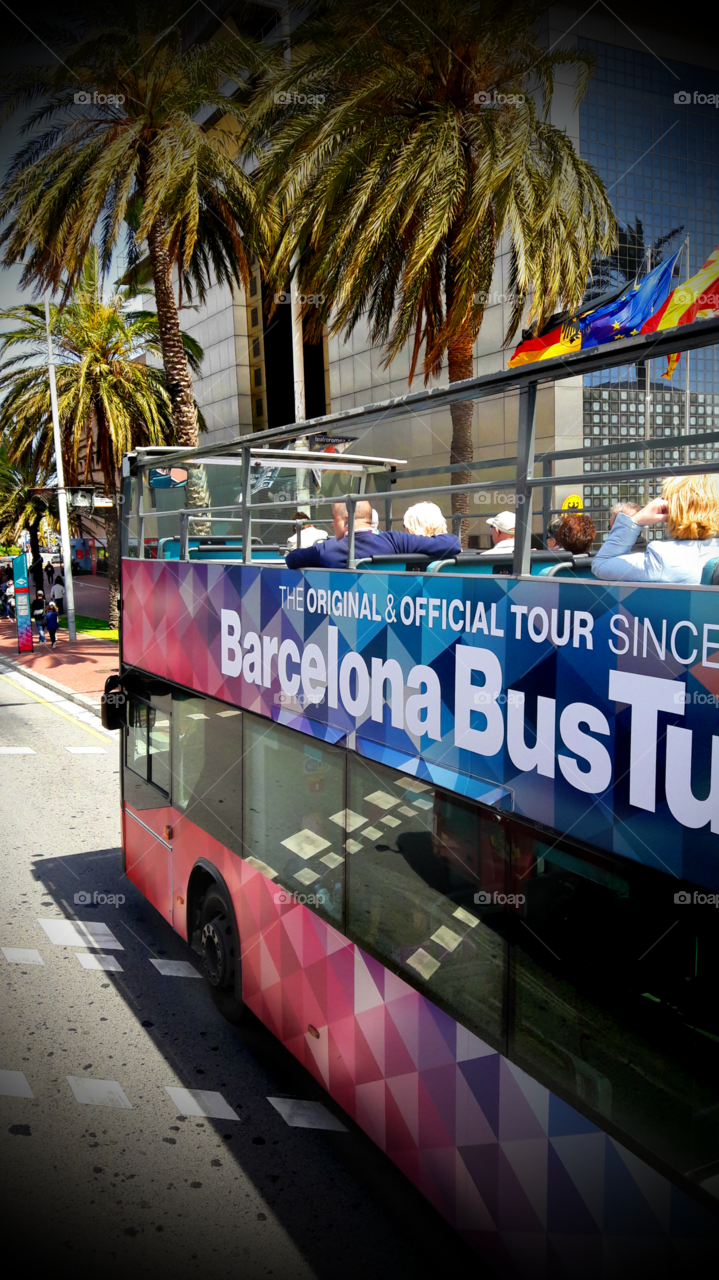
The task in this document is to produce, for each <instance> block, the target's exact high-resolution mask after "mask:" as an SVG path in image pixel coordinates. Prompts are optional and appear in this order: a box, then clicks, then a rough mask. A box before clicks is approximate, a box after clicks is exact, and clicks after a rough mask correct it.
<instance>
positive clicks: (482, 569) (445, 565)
mask: <svg viewBox="0 0 719 1280" xmlns="http://www.w3.org/2000/svg"><path fill="white" fill-rule="evenodd" d="M558 564H563V565H564V564H566V566H567V568H569V569H571V567H572V556H571V554H570V553H569V551H532V553H531V555H530V571H531V573H532V574H533V575H536V574H540V573H542V572H543V571H546V570H548V569H551V568H556V566H557V565H558ZM429 572H430V573H462V574H471V575H474V574H485V573H493V574H506V575H510V574H513V573H514V568H513V557H512V556H511V555H507V553H506V552H501V551H497V552H494V553H493V554H492V553H490V552H486V551H485V552H481V551H462V552H461V554H460V555H458V556H455V558H454V559H453V560H435V561H434V563H433V564H432V565H431V566H430V569H429Z"/></svg>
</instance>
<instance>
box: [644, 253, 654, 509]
mask: <svg viewBox="0 0 719 1280" xmlns="http://www.w3.org/2000/svg"><path fill="white" fill-rule="evenodd" d="M651 269H652V248H651V245H649V246H648V248H647V275H649V272H650V271H651ZM644 367H645V369H646V374H645V377H644V439H645V440H648V439H649V437H650V436H651V431H650V428H649V417H650V414H651V411H652V392H651V386H652V366H651V361H649V360H647V361H646V362H645V365H644ZM643 488H644V505H645V506H646V504H647V503H648V501H649V481H648V480H645V481H644V487H643Z"/></svg>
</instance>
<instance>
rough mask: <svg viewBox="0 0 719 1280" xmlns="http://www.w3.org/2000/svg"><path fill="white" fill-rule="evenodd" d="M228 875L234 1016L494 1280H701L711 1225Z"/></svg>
mask: <svg viewBox="0 0 719 1280" xmlns="http://www.w3.org/2000/svg"><path fill="white" fill-rule="evenodd" d="M235 863H236V865H237V866H238V867H239V881H240V884H239V889H238V891H237V892H236V893H235V894H233V897H235V899H236V903H235V905H236V910H237V914H238V927H239V931H240V936H241V940H242V970H243V990H244V998H245V1001H246V1003H247V1004H248V1005H249V1007H250V1008H251V1009H252V1010H253V1012H254V1013H255V1014H256V1015H257V1016H258V1017H259V1018H260V1019H261V1020H262V1022H263V1023H264V1024H265V1025H266V1026H267V1027H268V1028H269V1029H270V1031H272V1033H273V1034H274V1035H275V1036H276V1037H277V1038H278V1039H279V1040H281V1041H282V1043H283V1044H284V1045H285V1046H286V1047H287V1048H288V1049H289V1050H290V1051H291V1052H292V1053H293V1054H294V1055H295V1057H296V1058H298V1059H299V1061H300V1062H301V1063H303V1065H304V1066H305V1067H306V1068H307V1070H308V1071H309V1072H311V1074H312V1075H313V1076H314V1077H315V1079H316V1080H317V1081H318V1082H319V1083H320V1084H321V1085H322V1086H323V1087H324V1088H325V1089H326V1090H327V1091H328V1093H330V1094H331V1096H332V1097H333V1098H334V1099H335V1101H336V1102H337V1103H338V1104H339V1105H340V1106H341V1107H343V1108H344V1110H345V1111H346V1112H347V1114H348V1115H350V1116H351V1117H352V1119H353V1120H355V1121H356V1123H357V1124H358V1125H359V1126H360V1127H361V1128H362V1129H364V1131H365V1132H366V1133H367V1134H368V1135H369V1136H370V1137H371V1138H372V1139H373V1140H374V1142H376V1143H377V1145H378V1146H379V1147H381V1149H382V1150H383V1151H385V1152H386V1154H387V1155H388V1156H389V1157H390V1159H392V1160H393V1161H394V1163H395V1164H396V1165H397V1166H398V1167H399V1168H400V1169H401V1170H402V1171H403V1172H404V1173H405V1174H406V1176H407V1177H408V1178H409V1179H410V1180H411V1181H412V1182H413V1183H414V1184H415V1186H416V1187H418V1188H419V1190H420V1191H421V1192H422V1193H423V1194H424V1195H425V1196H426V1198H427V1199H428V1200H429V1201H430V1202H431V1203H432V1204H433V1205H434V1206H435V1207H436V1208H437V1209H438V1210H439V1212H440V1213H441V1214H443V1216H444V1217H445V1218H446V1219H447V1220H448V1221H449V1222H450V1223H451V1224H452V1225H453V1226H454V1227H455V1228H456V1230H457V1231H458V1232H459V1233H460V1234H461V1235H462V1236H463V1237H464V1238H465V1239H466V1240H467V1241H468V1243H469V1244H470V1245H471V1246H472V1247H473V1248H474V1249H475V1250H476V1251H477V1252H478V1253H479V1254H480V1255H481V1256H482V1257H483V1258H484V1260H485V1261H486V1262H487V1264H488V1265H490V1266H491V1267H492V1269H493V1270H494V1271H496V1273H497V1274H499V1275H502V1276H507V1277H517V1278H518V1280H545V1278H546V1280H555V1278H558V1277H567V1280H576V1277H577V1276H582V1277H584V1276H587V1277H592V1278H594V1277H597V1280H599V1278H600V1277H602V1278H604V1277H606V1280H614V1278H615V1277H616V1276H620V1275H621V1276H623V1275H627V1276H629V1275H630V1274H636V1271H635V1270H634V1267H635V1263H636V1260H637V1259H638V1258H642V1259H651V1260H652V1272H653V1274H654V1275H655V1276H664V1275H674V1276H681V1275H689V1274H704V1272H702V1271H701V1270H699V1271H697V1270H696V1269H695V1268H696V1266H697V1264H698V1262H699V1260H700V1259H701V1258H703V1257H704V1256H705V1251H707V1250H708V1251H709V1252H711V1253H713V1252H714V1249H715V1244H716V1239H717V1234H718V1232H717V1221H716V1219H715V1218H714V1217H713V1216H712V1215H711V1214H710V1213H708V1212H707V1211H705V1210H704V1209H703V1208H701V1206H699V1205H697V1204H696V1203H695V1202H694V1201H693V1200H690V1199H689V1198H688V1197H687V1196H686V1195H685V1194H684V1192H682V1191H680V1190H679V1189H678V1188H676V1187H674V1186H672V1184H671V1183H670V1182H669V1181H668V1180H667V1179H665V1178H664V1177H663V1176H662V1175H661V1174H659V1173H657V1172H656V1171H655V1170H653V1169H651V1168H650V1167H649V1166H648V1165H646V1164H645V1163H644V1162H643V1161H641V1160H640V1159H639V1158H638V1157H637V1156H635V1155H633V1154H631V1153H630V1152H629V1151H627V1150H626V1148H624V1147H622V1146H621V1144H620V1143H618V1142H616V1141H615V1140H614V1139H613V1138H611V1137H609V1136H608V1135H607V1134H606V1133H603V1132H601V1130H599V1129H598V1128H597V1127H596V1126H595V1125H594V1124H592V1123H591V1121H589V1120H587V1119H585V1118H584V1117H583V1116H581V1115H580V1114H579V1112H577V1111H575V1110H574V1109H573V1108H572V1107H570V1106H568V1105H567V1104H566V1103H564V1102H563V1101H561V1099H559V1098H557V1097H556V1096H555V1095H553V1094H552V1093H550V1092H549V1090H547V1089H545V1088H544V1086H542V1085H541V1084H539V1083H538V1082H537V1081H536V1080H534V1079H532V1077H530V1076H528V1075H527V1074H526V1073H525V1072H523V1071H522V1070H521V1069H520V1068H519V1067H517V1066H516V1065H515V1064H513V1063H510V1062H509V1061H508V1060H507V1059H506V1058H505V1057H503V1055H502V1054H500V1053H499V1052H497V1051H496V1050H494V1049H492V1048H490V1046H489V1045H487V1044H485V1043H484V1042H483V1041H482V1040H480V1039H478V1038H477V1037H476V1036H474V1035H473V1034H472V1033H471V1032H469V1031H468V1030H467V1029H466V1028H464V1027H462V1026H460V1025H459V1024H458V1023H457V1022H455V1021H454V1019H452V1018H451V1017H449V1015H447V1014H446V1013H444V1012H443V1011H442V1010H440V1009H438V1008H437V1007H436V1006H435V1005H433V1004H432V1003H431V1002H430V1001H429V1000H427V999H425V997H424V996H423V995H422V994H421V993H420V992H418V991H415V990H413V988H411V987H409V986H408V985H407V984H406V983H405V982H403V981H402V979H401V978H398V977H397V976H396V975H394V974H393V973H391V972H389V970H387V969H385V968H384V967H383V966H382V965H381V964H379V963H378V962H377V961H376V960H373V959H372V958H371V957H370V956H368V955H367V954H365V952H363V951H362V950H361V948H360V947H358V946H357V945H356V944H354V943H352V942H350V941H349V940H348V939H347V938H345V937H344V936H343V935H342V934H340V933H338V932H337V930H335V929H334V928H333V927H332V926H331V925H330V924H328V923H326V922H325V921H324V920H322V919H320V918H319V916H317V915H315V914H314V913H313V912H312V911H310V910H308V908H307V907H305V906H304V905H303V904H301V903H298V902H295V901H292V900H289V901H288V900H287V898H288V895H286V894H282V895H278V894H277V889H276V886H274V885H273V884H272V882H271V881H270V880H268V879H267V878H266V877H265V876H264V875H262V874H261V873H260V872H259V871H257V870H256V869H255V868H253V867H250V866H249V865H248V864H247V863H246V862H244V861H243V860H241V859H236V860H235ZM278 899H279V900H278ZM309 1026H312V1027H313V1028H314V1030H315V1032H318V1033H319V1038H318V1037H317V1036H316V1035H313V1034H311V1033H310V1032H309V1031H308V1027H309ZM706 1274H709V1272H706Z"/></svg>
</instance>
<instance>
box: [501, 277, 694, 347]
mask: <svg viewBox="0 0 719 1280" xmlns="http://www.w3.org/2000/svg"><path fill="white" fill-rule="evenodd" d="M677 256H678V255H677V254H675V255H674V257H673V258H670V259H669V261H668V262H663V263H661V264H660V266H658V267H655V269H654V271H650V272H649V274H648V275H647V276H645V277H644V279H643V280H641V281H636V280H633V281H632V282H631V284H628V285H625V286H624V287H623V288H622V287H619V288H618V289H614V290H613V291H612V292H611V293H608V294H604V295H603V296H602V297H601V298H597V299H596V300H595V301H593V302H589V303H586V302H585V303H584V305H583V306H581V307H578V308H577V309H576V311H574V312H573V313H572V314H571V316H568V317H567V318H566V319H565V320H564V321H563V322H562V323H561V324H559V325H555V327H554V328H552V329H550V330H549V331H548V332H547V333H543V334H540V335H539V337H536V338H528V339H527V340H526V341H525V342H520V344H519V346H518V347H517V350H516V351H515V353H514V355H513V356H512V358H511V360H510V361H509V368H510V369H516V368H517V367H518V366H519V365H522V364H530V363H533V362H534V361H535V360H550V359H552V357H554V356H563V355H568V354H570V353H571V352H574V351H583V350H584V349H585V347H596V346H599V345H600V344H601V343H606V342H614V341H615V340H616V339H617V338H627V337H630V336H633V335H635V334H637V333H640V332H641V326H642V325H643V324H644V323H645V322H646V321H647V320H649V319H650V318H651V317H652V316H653V315H655V314H656V313H657V312H658V311H659V310H660V308H661V307H662V306H663V304H664V303H665V302H666V299H667V297H668V295H669V291H670V289H671V278H672V271H673V270H674V264H675V262H676V260H677Z"/></svg>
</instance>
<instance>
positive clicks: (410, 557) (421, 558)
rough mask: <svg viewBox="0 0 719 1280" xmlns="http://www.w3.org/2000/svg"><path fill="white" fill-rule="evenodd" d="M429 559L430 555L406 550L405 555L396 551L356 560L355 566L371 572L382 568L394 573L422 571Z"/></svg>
mask: <svg viewBox="0 0 719 1280" xmlns="http://www.w3.org/2000/svg"><path fill="white" fill-rule="evenodd" d="M431 560H432V557H431V556H425V555H420V554H419V553H418V552H411V553H410V552H407V553H406V554H405V555H402V553H401V552H397V553H396V554H394V555H389V554H388V555H382V556H369V557H368V558H366V559H364V560H358V561H357V568H358V569H362V570H363V571H364V572H372V573H377V572H378V571H381V570H382V569H389V570H390V572H392V571H394V572H396V573H402V572H405V573H424V571H425V570H426V569H427V567H428V566H429V564H430V563H431Z"/></svg>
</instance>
